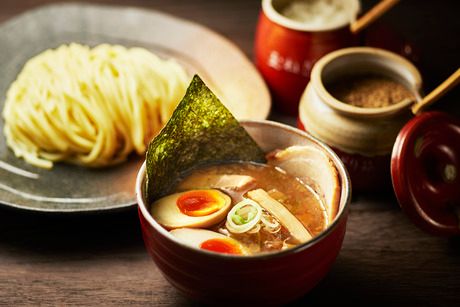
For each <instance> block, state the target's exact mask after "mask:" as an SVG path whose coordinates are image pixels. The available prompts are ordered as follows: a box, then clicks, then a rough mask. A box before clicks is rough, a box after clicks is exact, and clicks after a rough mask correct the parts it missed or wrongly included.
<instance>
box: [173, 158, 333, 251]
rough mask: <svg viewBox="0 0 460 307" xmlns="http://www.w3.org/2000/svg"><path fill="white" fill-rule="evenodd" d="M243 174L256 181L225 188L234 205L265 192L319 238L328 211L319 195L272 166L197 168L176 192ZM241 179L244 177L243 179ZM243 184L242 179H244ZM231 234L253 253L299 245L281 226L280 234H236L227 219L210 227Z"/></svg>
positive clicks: (228, 165)
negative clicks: (258, 191)
mask: <svg viewBox="0 0 460 307" xmlns="http://www.w3.org/2000/svg"><path fill="white" fill-rule="evenodd" d="M228 175H243V176H250V177H252V178H253V180H251V181H250V182H243V184H242V185H241V186H239V187H236V186H235V187H230V188H221V190H222V191H224V192H225V193H227V194H228V195H229V196H230V197H231V199H232V206H234V205H235V204H236V203H238V202H240V201H241V200H242V199H243V197H244V196H245V195H246V193H247V192H248V191H251V190H255V189H263V190H265V191H266V192H267V193H268V194H269V195H270V196H271V197H272V198H273V199H275V200H277V201H278V202H280V203H281V204H283V205H284V206H285V207H286V208H287V209H288V210H289V211H290V212H291V213H292V214H293V215H294V216H295V217H296V218H297V219H298V220H299V221H300V222H301V223H302V224H303V225H304V227H305V228H306V229H307V230H308V231H309V232H310V234H311V235H312V236H316V235H317V234H319V233H320V232H321V231H322V230H324V229H325V228H326V226H327V218H326V210H325V207H324V205H323V203H322V201H321V200H320V198H319V196H318V195H317V194H316V193H315V192H314V191H313V190H312V189H311V188H310V187H308V186H307V185H305V184H304V183H302V182H301V181H300V180H298V179H297V178H295V177H293V176H291V175H289V174H286V173H285V172H284V171H283V170H281V169H279V168H275V167H273V166H270V165H265V164H256V163H249V162H240V163H238V162H237V163H228V164H220V165H211V166H206V167H203V168H199V169H195V170H193V171H192V172H189V173H187V174H185V175H184V177H183V179H182V180H181V181H180V182H179V184H178V185H177V186H176V189H175V190H176V192H180V191H184V190H189V189H197V188H207V187H211V186H213V185H214V184H215V182H216V180H221V179H219V178H222V176H228ZM243 176H241V177H243ZM240 182H241V180H240ZM210 229H211V230H214V231H217V232H220V233H224V234H226V235H230V236H231V237H233V238H235V239H237V240H239V241H241V242H243V243H244V244H245V245H246V246H249V247H250V249H251V251H252V252H266V251H275V250H281V249H283V248H285V247H290V246H294V245H296V244H297V243H298V242H295V240H293V238H291V237H290V234H289V231H287V229H286V228H284V227H281V230H280V231H278V232H277V233H268V232H263V231H262V232H257V233H254V234H252V233H244V234H233V233H229V232H228V231H227V229H226V228H225V220H224V221H222V222H220V223H218V224H217V225H215V226H213V227H211V228H210Z"/></svg>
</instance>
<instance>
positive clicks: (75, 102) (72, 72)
mask: <svg viewBox="0 0 460 307" xmlns="http://www.w3.org/2000/svg"><path fill="white" fill-rule="evenodd" d="M188 79H189V78H188V76H187V73H186V72H185V70H184V69H183V68H182V67H181V66H180V65H179V64H177V63H176V62H174V61H172V60H163V59H160V58H159V57H157V56H156V55H154V54H152V53H150V52H149V51H147V50H145V49H142V48H125V47H123V46H117V45H106V44H105V45H99V46H97V47H95V48H90V47H88V46H83V45H79V44H70V45H62V46H60V47H58V48H57V49H50V50H46V51H44V52H42V53H40V54H38V55H37V56H35V57H33V58H31V59H30V60H29V61H28V62H27V63H26V64H25V65H24V68H23V69H22V71H21V72H20V74H19V75H18V77H17V79H16V81H14V82H13V83H12V84H11V86H10V88H9V89H8V92H7V97H6V102H5V107H4V109H3V118H4V120H5V127H4V129H3V131H4V134H5V136H6V140H7V144H8V146H9V147H10V148H11V149H12V150H13V152H14V154H15V155H16V156H17V157H20V158H23V159H24V160H25V161H27V162H28V163H30V164H33V165H35V166H38V167H43V168H51V167H52V166H53V162H56V161H66V162H69V163H75V164H81V165H85V166H89V167H103V166H108V165H112V164H115V163H119V162H121V161H124V160H126V158H127V156H128V155H129V154H130V153H131V152H133V151H135V152H136V153H138V154H143V153H144V152H145V150H146V145H147V143H148V142H149V141H150V139H151V138H152V137H153V136H154V135H156V134H157V133H158V132H159V131H160V129H161V128H162V127H163V126H164V124H165V123H166V121H167V120H168V119H169V117H170V116H171V114H172V112H173V110H174V108H175V107H176V105H177V103H178V102H179V101H180V99H181V98H182V97H183V95H184V93H185V90H186V87H187V84H188V81H189V80H188Z"/></svg>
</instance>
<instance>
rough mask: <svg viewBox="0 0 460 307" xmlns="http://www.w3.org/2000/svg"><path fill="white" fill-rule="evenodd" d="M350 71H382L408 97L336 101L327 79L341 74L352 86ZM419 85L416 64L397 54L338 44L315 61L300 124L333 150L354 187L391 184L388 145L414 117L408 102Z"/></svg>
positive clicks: (416, 94)
mask: <svg viewBox="0 0 460 307" xmlns="http://www.w3.org/2000/svg"><path fill="white" fill-rule="evenodd" d="M352 76H363V77H366V76H383V77H384V78H386V79H389V80H393V81H395V82H397V83H398V85H402V86H403V87H404V90H406V91H408V92H409V93H410V95H411V96H412V98H407V99H402V101H400V102H397V103H394V104H391V105H387V106H378V107H376V106H373V105H372V104H373V103H374V101H367V102H368V103H369V104H370V105H371V106H373V107H359V106H355V105H351V104H348V103H344V102H342V101H339V100H338V99H337V98H336V97H334V96H333V95H332V94H331V93H330V91H331V86H332V85H331V84H334V82H336V81H337V80H342V81H341V82H344V84H345V88H347V87H350V86H352V84H351V83H350V84H347V82H352V80H353V77H352ZM421 86H422V79H421V76H420V73H419V71H418V70H417V68H416V67H415V66H414V65H412V64H411V63H410V62H409V61H407V60H406V59H405V58H403V57H401V56H399V55H397V54H394V53H391V52H389V51H385V50H382V49H377V48H369V47H354V48H346V49H341V50H337V51H334V52H332V53H329V54H328V55H326V56H324V57H322V58H321V59H320V60H319V61H318V62H317V63H316V64H315V65H314V67H313V69H312V74H311V81H310V82H309V84H308V85H307V87H306V89H305V91H304V93H303V95H302V98H301V101H300V105H299V120H298V125H299V127H300V128H301V129H304V130H306V131H308V132H310V133H311V134H312V135H313V136H315V137H317V138H319V139H320V140H322V141H324V142H325V143H326V144H328V145H330V146H331V147H332V148H333V149H334V150H335V151H336V153H337V154H338V155H339V156H340V157H341V159H342V161H343V162H344V163H345V165H346V166H347V169H348V171H349V173H350V177H351V180H352V184H353V187H354V189H357V190H378V189H382V188H384V187H390V186H391V185H390V184H391V179H390V160H391V151H392V148H393V145H394V142H395V140H396V137H397V135H398V133H399V131H400V130H401V129H402V127H403V126H404V125H405V123H406V122H407V121H408V120H409V119H410V118H411V117H412V113H411V112H410V106H411V105H412V104H413V103H414V101H415V100H419V99H420V95H421ZM387 91H388V89H387ZM390 94H391V93H390ZM369 99H370V100H372V99H373V97H372V96H370V97H369Z"/></svg>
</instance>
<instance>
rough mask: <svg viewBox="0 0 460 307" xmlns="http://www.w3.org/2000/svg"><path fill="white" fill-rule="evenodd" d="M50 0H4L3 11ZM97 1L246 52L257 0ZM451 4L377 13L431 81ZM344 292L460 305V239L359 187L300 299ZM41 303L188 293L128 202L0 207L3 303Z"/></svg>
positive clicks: (453, 47)
mask: <svg viewBox="0 0 460 307" xmlns="http://www.w3.org/2000/svg"><path fill="white" fill-rule="evenodd" d="M50 2H52V1H46V0H40V1H38V0H37V1H33V0H29V1H13V0H6V1H5V0H2V1H0V22H1V21H5V20H7V19H8V18H11V17H12V16H14V15H16V14H19V13H21V12H23V11H25V10H27V9H30V8H33V7H36V6H38V5H40V4H44V3H50ZM102 2H104V3H111V4H112V3H113V4H115V3H124V4H129V5H134V6H140V7H146V8H147V7H148V8H153V9H157V10H161V11H164V12H168V13H171V14H174V15H177V16H180V17H184V18H187V19H191V20H194V21H196V22H199V23H201V24H204V25H206V26H208V27H210V28H212V29H214V30H216V31H217V32H219V33H221V34H223V35H225V36H226V37H228V38H230V39H231V40H233V41H234V42H235V43H236V44H237V45H238V46H240V47H241V48H242V49H243V50H244V51H245V52H246V54H247V55H248V56H250V57H251V56H252V41H253V35H254V28H255V24H256V22H257V14H258V10H259V6H260V3H259V1H249V0H232V1H230V0H229V1H216V0H174V1H171V0H169V1H168V0H159V1H153V0H152V1H147V0H145V1H141V0H135V1H122V0H118V1H115V0H113V1H102ZM373 2H375V1H364V4H365V6H366V7H368V6H369V5H370V4H372V3H373ZM458 12H460V5H459V3H458V1H455V0H451V1H436V2H435V1H428V0H426V1H422V0H405V1H401V3H400V4H398V6H397V7H396V8H394V9H393V10H392V11H391V12H389V13H388V14H387V15H386V16H384V18H383V20H384V22H385V23H387V24H389V25H391V26H392V27H394V28H396V29H398V31H399V32H401V33H402V34H403V35H405V36H406V37H409V38H410V39H411V40H412V41H414V42H415V43H416V44H417V46H418V47H419V48H420V50H421V52H422V53H421V54H422V58H421V64H420V66H421V68H422V71H423V75H424V78H425V81H426V88H427V90H430V89H432V88H434V87H435V85H436V84H437V83H439V82H441V81H442V80H443V79H444V78H446V77H447V76H449V75H450V74H451V73H452V72H453V71H454V70H455V69H456V68H457V67H458V66H459V64H460V61H459V55H460V46H459V45H460V42H459V37H460V22H459V20H460V19H459V18H458V16H457V14H458ZM0 52H1V46H0ZM458 94H459V90H455V91H454V92H452V93H450V94H448V95H447V96H445V97H444V98H443V99H442V100H441V101H440V103H439V104H438V105H437V106H436V107H435V108H441V109H448V110H451V111H452V112H454V113H456V114H459V113H460V110H459V109H460V107H458V106H459V105H460V101H459V95H458ZM2 99H3V98H2ZM276 282H282V281H276ZM348 303H354V304H365V305H370V304H372V305H390V304H391V305H418V306H420V305H440V306H446V305H452V306H460V239H458V238H457V239H445V238H437V237H432V236H429V235H427V234H425V233H423V232H421V231H419V230H418V229H417V228H415V226H413V225H412V224H411V223H410V222H409V221H408V220H407V218H406V217H405V216H404V215H403V214H402V213H401V211H400V209H399V207H398V205H397V202H396V200H395V199H394V197H393V196H392V193H391V192H387V193H383V194H380V195H355V196H354V198H353V202H352V205H351V212H350V218H349V223H348V230H347V234H346V238H345V242H344V246H343V249H342V251H341V253H340V255H339V257H338V259H337V262H336V263H335V265H334V267H333V269H332V271H331V272H330V273H329V274H328V276H327V277H326V278H325V279H324V280H323V281H322V282H321V283H320V284H319V285H318V286H317V287H316V288H315V289H314V290H313V291H312V292H311V293H309V294H307V295H306V296H305V297H304V298H303V299H302V300H300V301H298V302H296V304H299V305H300V304H301V305H306V304H310V305H322V304H328V305H330V304H340V305H341V306H343V305H344V304H348ZM39 304H41V305H73V304H76V305H122V306H123V305H128V304H134V305H153V306H157V305H193V303H192V302H190V301H189V300H187V299H186V298H184V297H183V296H181V295H180V294H179V293H178V292H177V291H176V290H175V289H173V288H172V287H171V286H170V285H169V284H168V283H167V282H166V281H165V280H164V279H163V277H162V276H161V274H160V272H159V271H158V269H157V268H156V267H155V265H154V264H153V262H152V261H151V259H150V258H149V256H148V255H147V253H146V252H145V250H144V246H143V242H142V239H141V236H140V229H139V224H138V219H137V212H136V210H135V208H132V209H130V210H124V211H120V212H112V213H108V214H96V215H72V216H63V215H49V214H37V213H31V212H23V211H16V210H12V209H9V208H4V207H0V305H7V306H15V305H39Z"/></svg>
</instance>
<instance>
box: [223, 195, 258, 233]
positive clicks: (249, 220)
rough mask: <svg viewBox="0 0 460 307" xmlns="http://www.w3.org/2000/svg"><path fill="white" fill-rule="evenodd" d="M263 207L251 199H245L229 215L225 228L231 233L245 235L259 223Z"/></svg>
mask: <svg viewBox="0 0 460 307" xmlns="http://www.w3.org/2000/svg"><path fill="white" fill-rule="evenodd" d="M261 216H262V207H261V206H260V205H259V204H258V203H256V202H255V201H253V200H251V199H247V198H245V199H243V200H242V201H241V202H239V203H237V204H236V205H235V206H234V207H233V208H232V209H231V210H230V212H229V213H228V214H227V223H226V224H225V226H226V227H227V229H228V230H229V231H230V232H233V233H244V232H247V231H248V230H250V229H251V228H253V227H254V226H255V225H256V224H257V223H259V221H260V218H261Z"/></svg>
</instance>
